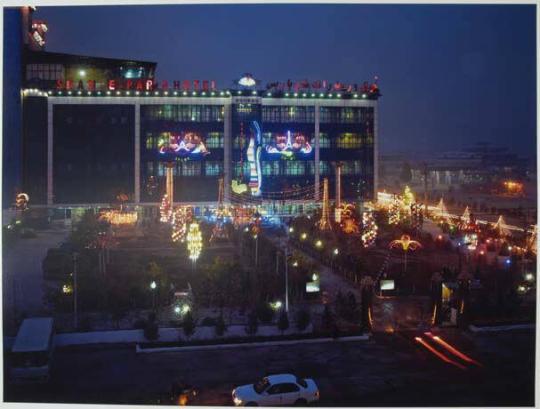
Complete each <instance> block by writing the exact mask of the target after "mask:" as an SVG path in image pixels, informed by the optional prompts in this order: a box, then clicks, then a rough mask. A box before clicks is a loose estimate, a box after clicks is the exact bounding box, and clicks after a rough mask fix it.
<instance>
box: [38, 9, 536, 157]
mask: <svg viewBox="0 0 540 409" xmlns="http://www.w3.org/2000/svg"><path fill="white" fill-rule="evenodd" d="M35 17H36V18H41V19H44V20H46V21H47V22H48V26H49V32H48V33H47V42H48V44H47V50H49V51H58V52H68V53H76V54H83V55H96V56H103V57H114V58H130V59H141V60H149V61H156V62H157V63H158V71H157V78H158V79H159V80H161V79H167V80H169V81H171V80H175V79H179V80H183V79H201V80H202V79H215V80H216V81H217V85H218V87H219V88H226V87H229V86H231V85H232V80H233V79H236V78H239V77H240V76H241V74H242V73H244V72H250V73H252V74H253V75H254V76H255V77H256V78H257V79H260V80H262V81H263V84H266V82H273V81H286V80H287V79H289V78H290V79H291V80H293V81H294V80H301V79H304V78H306V79H309V80H311V81H314V80H317V79H321V80H322V79H327V80H328V81H342V82H346V83H349V82H357V83H361V82H363V81H364V80H372V79H373V77H374V76H375V75H378V76H379V78H380V79H379V85H380V87H381V92H382V94H383V96H382V98H381V99H380V116H379V118H380V128H379V129H380V141H381V150H382V152H383V153H393V152H399V151H404V152H433V151H438V150H457V149H460V148H462V147H464V146H467V145H470V144H473V143H476V142H478V141H486V142H492V143H494V144H499V145H503V146H508V147H511V148H512V150H514V151H515V152H516V153H519V154H529V155H531V154H534V153H535V151H536V54H535V52H536V41H535V39H536V32H535V6H534V5H196V6H193V5H169V6H150V5H149V6H115V7H102V6H99V7H97V6H95V7H38V10H37V12H36V14H35Z"/></svg>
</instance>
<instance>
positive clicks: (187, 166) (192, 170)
mask: <svg viewBox="0 0 540 409" xmlns="http://www.w3.org/2000/svg"><path fill="white" fill-rule="evenodd" d="M200 174H201V163H200V162H189V161H188V162H182V176H200Z"/></svg>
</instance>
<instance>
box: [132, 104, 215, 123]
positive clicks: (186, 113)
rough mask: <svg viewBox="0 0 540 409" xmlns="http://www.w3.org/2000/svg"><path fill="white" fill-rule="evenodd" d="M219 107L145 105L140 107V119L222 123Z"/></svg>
mask: <svg viewBox="0 0 540 409" xmlns="http://www.w3.org/2000/svg"><path fill="white" fill-rule="evenodd" d="M223 115H224V108H223V106H221V105H147V106H142V107H141V118H142V119H148V120H168V121H177V122H190V121H191V122H222V121H223Z"/></svg>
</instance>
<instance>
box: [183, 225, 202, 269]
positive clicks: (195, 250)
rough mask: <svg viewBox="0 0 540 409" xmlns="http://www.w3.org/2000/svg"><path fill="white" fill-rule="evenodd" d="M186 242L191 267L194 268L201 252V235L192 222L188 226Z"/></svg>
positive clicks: (197, 226)
mask: <svg viewBox="0 0 540 409" xmlns="http://www.w3.org/2000/svg"><path fill="white" fill-rule="evenodd" d="M186 240H187V250H188V252H189V258H190V259H191V261H192V262H193V266H195V263H196V262H197V259H198V258H199V256H200V255H201V251H202V234H201V230H200V229H199V224H198V223H197V222H193V223H191V224H190V225H189V230H188V233H187V237H186Z"/></svg>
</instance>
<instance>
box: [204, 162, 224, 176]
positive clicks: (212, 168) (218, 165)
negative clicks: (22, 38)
mask: <svg viewBox="0 0 540 409" xmlns="http://www.w3.org/2000/svg"><path fill="white" fill-rule="evenodd" d="M222 171H223V163H222V162H217V161H207V162H205V164H204V174H205V175H206V176H218V175H221V173H222Z"/></svg>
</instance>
